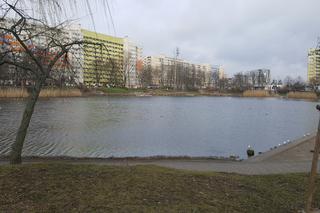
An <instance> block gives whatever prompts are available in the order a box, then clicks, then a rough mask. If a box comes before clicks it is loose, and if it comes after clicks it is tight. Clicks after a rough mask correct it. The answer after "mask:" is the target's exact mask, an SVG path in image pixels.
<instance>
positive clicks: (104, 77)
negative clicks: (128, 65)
mask: <svg viewBox="0 0 320 213" xmlns="http://www.w3.org/2000/svg"><path fill="white" fill-rule="evenodd" d="M81 32H82V35H83V39H84V41H85V42H86V43H85V45H84V51H83V83H84V84H85V85H86V86H97V85H98V86H111V87H115V86H116V87H119V86H123V85H124V72H123V57H124V52H123V45H124V41H123V39H122V38H117V37H113V36H109V35H104V34H101V33H96V32H92V31H89V30H85V29H82V30H81Z"/></svg>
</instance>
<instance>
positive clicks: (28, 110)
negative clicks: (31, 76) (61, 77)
mask: <svg viewBox="0 0 320 213" xmlns="http://www.w3.org/2000/svg"><path fill="white" fill-rule="evenodd" d="M42 84H43V80H37V81H36V84H35V86H34V88H33V90H32V93H31V95H30V97H29V98H28V101H27V104H26V107H25V110H24V113H23V117H22V120H21V123H20V127H19V130H18V133H17V137H16V140H15V142H14V143H13V144H12V147H11V153H10V163H11V164H21V154H22V148H23V144H24V140H25V137H26V135H27V130H28V127H29V124H30V120H31V117H32V114H33V111H34V107H35V105H36V102H37V100H38V97H39V94H40V91H41V87H42Z"/></svg>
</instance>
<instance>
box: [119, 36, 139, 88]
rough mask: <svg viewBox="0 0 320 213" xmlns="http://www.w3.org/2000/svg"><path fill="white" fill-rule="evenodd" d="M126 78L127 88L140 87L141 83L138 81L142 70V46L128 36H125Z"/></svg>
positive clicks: (124, 67)
mask: <svg viewBox="0 0 320 213" xmlns="http://www.w3.org/2000/svg"><path fill="white" fill-rule="evenodd" d="M123 49H124V62H123V69H124V78H125V85H126V87H127V88H138V87H139V85H140V83H139V81H138V74H139V72H140V71H141V70H140V69H141V67H140V66H139V64H141V61H142V48H141V47H139V46H137V45H136V44H135V43H134V42H133V41H132V40H130V39H129V38H128V37H125V38H124V45H123Z"/></svg>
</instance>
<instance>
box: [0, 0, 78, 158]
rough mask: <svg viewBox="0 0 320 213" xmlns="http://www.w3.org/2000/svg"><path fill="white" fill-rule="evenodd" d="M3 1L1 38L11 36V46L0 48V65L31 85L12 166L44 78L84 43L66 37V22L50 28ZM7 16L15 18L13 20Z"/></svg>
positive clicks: (20, 148)
mask: <svg viewBox="0 0 320 213" xmlns="http://www.w3.org/2000/svg"><path fill="white" fill-rule="evenodd" d="M17 2H18V1H16V2H15V4H10V3H9V2H7V1H3V4H2V5H1V8H0V9H1V14H2V17H1V19H0V31H1V35H10V36H11V37H12V39H13V40H12V41H13V42H12V43H9V41H8V43H7V44H6V45H2V48H1V52H0V65H11V66H14V67H16V68H18V69H20V72H23V73H28V74H30V75H32V77H33V80H34V83H33V86H32V90H31V94H30V96H29V98H28V100H27V103H26V106H25V109H24V113H23V117H22V120H21V123H20V126H19V129H18V132H17V135H16V140H15V142H14V143H13V144H12V151H11V154H10V162H11V164H20V163H21V153H22V148H23V144H24V141H25V137H26V134H27V130H28V127H29V124H30V120H31V117H32V114H33V112H34V107H35V104H36V102H37V100H38V97H39V93H40V91H41V88H42V87H43V86H44V84H45V82H46V80H47V79H49V78H52V77H54V76H55V74H56V73H57V72H59V67H60V66H67V64H70V63H69V55H70V54H71V53H72V49H73V48H80V45H82V44H83V41H80V40H71V39H69V38H67V37H65V34H64V31H63V29H64V27H65V23H63V24H59V25H55V26H49V25H48V24H46V22H45V21H43V20H41V19H36V18H34V17H31V16H29V15H28V14H27V13H26V12H25V11H24V10H23V9H21V8H18V6H17V4H16V3H17ZM10 14H14V16H16V17H18V18H17V19H12V18H11V17H10Z"/></svg>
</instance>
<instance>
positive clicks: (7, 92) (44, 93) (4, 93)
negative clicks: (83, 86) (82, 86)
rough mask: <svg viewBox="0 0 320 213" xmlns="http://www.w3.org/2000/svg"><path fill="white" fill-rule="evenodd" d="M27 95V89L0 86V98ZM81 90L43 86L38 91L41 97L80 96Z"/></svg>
mask: <svg viewBox="0 0 320 213" xmlns="http://www.w3.org/2000/svg"><path fill="white" fill-rule="evenodd" d="M28 96H29V93H28V91H27V89H22V88H0V98H26V97H28ZM80 96H82V92H81V91H80V90H79V89H57V88H52V89H51V88H45V89H42V90H41V92H40V95H39V97H41V98H54V97H80Z"/></svg>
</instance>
